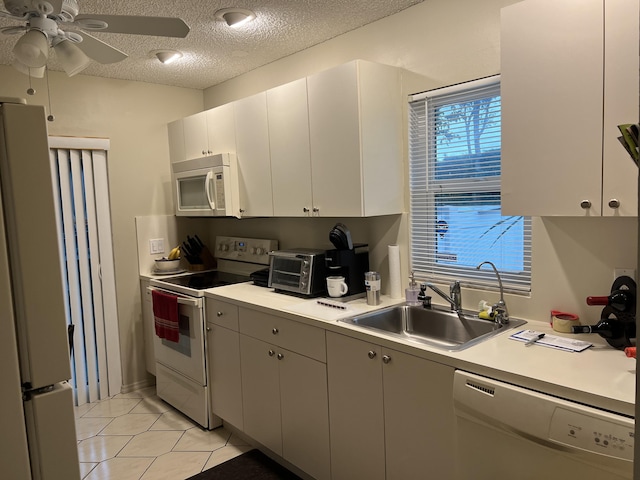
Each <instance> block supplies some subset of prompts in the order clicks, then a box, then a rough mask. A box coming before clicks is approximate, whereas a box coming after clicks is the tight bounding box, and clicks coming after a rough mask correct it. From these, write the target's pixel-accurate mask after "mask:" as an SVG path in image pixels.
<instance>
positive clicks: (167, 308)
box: [151, 290, 180, 342]
mask: <svg viewBox="0 0 640 480" xmlns="http://www.w3.org/2000/svg"><path fill="white" fill-rule="evenodd" d="M151 300H152V302H153V320H154V324H155V330H156V335H157V336H158V337H160V338H163V339H165V340H169V341H171V342H178V341H180V328H179V323H178V297H176V296H175V295H171V294H169V293H164V292H161V291H159V290H153V291H152V292H151Z"/></svg>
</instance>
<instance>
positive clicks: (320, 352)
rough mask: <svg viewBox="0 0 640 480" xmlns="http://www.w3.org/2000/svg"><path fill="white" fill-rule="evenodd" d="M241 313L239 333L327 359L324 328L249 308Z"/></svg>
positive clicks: (324, 361)
mask: <svg viewBox="0 0 640 480" xmlns="http://www.w3.org/2000/svg"><path fill="white" fill-rule="evenodd" d="M239 314H240V315H239V317H240V318H239V320H240V322H239V323H240V333H243V334H245V335H249V336H250V337H254V338H257V339H259V340H263V341H265V342H268V343H271V344H273V345H277V346H279V347H282V348H286V349H288V350H291V351H293V352H296V353H299V354H301V355H305V356H307V357H311V358H314V359H316V360H319V361H321V362H323V363H326V361H327V349H326V345H325V334H324V330H323V329H320V328H316V327H312V326H310V325H304V324H302V323H298V322H295V321H293V320H288V319H286V318H282V317H276V316H274V315H269V314H267V313H263V312H258V311H256V310H250V309H248V308H240V309H239Z"/></svg>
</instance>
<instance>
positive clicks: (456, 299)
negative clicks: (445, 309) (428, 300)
mask: <svg viewBox="0 0 640 480" xmlns="http://www.w3.org/2000/svg"><path fill="white" fill-rule="evenodd" d="M423 285H424V286H425V289H426V287H429V288H430V289H431V290H433V291H434V292H436V293H437V294H438V295H440V296H441V297H442V298H444V299H445V300H446V301H447V302H449V303H450V304H451V311H452V312H457V313H460V312H462V291H461V290H460V282H459V281H457V280H456V281H455V282H453V283H452V284H451V285H449V295H447V294H446V293H444V292H443V291H442V290H440V289H439V288H438V287H436V286H435V285H434V284H433V283H424V284H423Z"/></svg>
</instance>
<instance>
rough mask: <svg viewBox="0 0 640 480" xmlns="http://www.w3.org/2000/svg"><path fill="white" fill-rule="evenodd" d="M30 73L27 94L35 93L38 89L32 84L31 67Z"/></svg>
mask: <svg viewBox="0 0 640 480" xmlns="http://www.w3.org/2000/svg"><path fill="white" fill-rule="evenodd" d="M27 71H28V75H29V88H27V95H35V93H36V89H35V88H33V87H32V86H31V67H28V70H27Z"/></svg>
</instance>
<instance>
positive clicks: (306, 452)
mask: <svg viewBox="0 0 640 480" xmlns="http://www.w3.org/2000/svg"><path fill="white" fill-rule="evenodd" d="M289 327H291V328H289ZM240 333H241V334H240V357H241V371H242V398H243V402H242V406H243V413H244V432H245V433H246V434H247V435H249V436H250V437H251V438H253V439H255V440H256V441H258V442H259V443H261V444H262V445H264V446H265V447H267V448H269V449H270V450H272V451H273V452H274V453H276V454H278V455H280V456H281V457H282V458H284V459H285V460H287V461H288V462H291V463H292V464H293V465H295V466H296V467H298V468H300V469H301V470H303V471H304V472H306V473H307V474H309V475H311V476H312V477H313V478H315V479H318V480H321V479H329V478H330V459H329V418H328V415H329V408H328V399H327V370H326V364H325V363H324V362H322V361H319V360H316V359H315V358H310V357H309V356H307V355H315V354H316V353H317V349H316V347H315V346H316V345H317V344H318V342H322V344H324V330H322V329H319V328H316V327H311V326H307V325H303V324H298V323H297V322H291V321H289V320H286V319H282V318H279V317H276V316H271V315H267V314H264V313H261V312H256V311H253V310H250V309H244V308H240ZM250 335H253V336H250ZM254 336H257V337H258V338H255V337H254ZM298 336H299V341H297V337H298ZM260 337H262V338H260ZM267 340H268V341H267ZM282 345H286V346H287V348H284V347H283V346H282ZM294 350H297V351H294Z"/></svg>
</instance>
